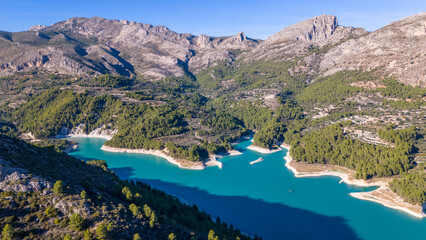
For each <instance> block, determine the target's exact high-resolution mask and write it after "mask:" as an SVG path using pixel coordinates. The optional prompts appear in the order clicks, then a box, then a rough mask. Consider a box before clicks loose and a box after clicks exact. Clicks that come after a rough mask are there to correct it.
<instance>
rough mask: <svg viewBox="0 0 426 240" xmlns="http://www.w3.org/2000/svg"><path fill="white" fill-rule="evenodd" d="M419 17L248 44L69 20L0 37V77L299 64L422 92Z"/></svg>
mask: <svg viewBox="0 0 426 240" xmlns="http://www.w3.org/2000/svg"><path fill="white" fill-rule="evenodd" d="M425 26H426V13H420V14H417V15H414V16H412V17H408V18H405V19H402V20H400V21H397V22H394V23H391V24H389V25H388V26H385V27H383V28H382V29H379V30H377V31H375V32H372V33H368V32H367V31H366V30H364V29H362V28H353V27H343V26H339V25H338V21H337V18H336V17H335V16H329V15H321V16H317V17H314V18H311V19H308V20H305V21H302V22H299V23H296V24H294V25H292V26H289V27H287V28H284V29H283V30H281V31H280V32H278V33H276V34H274V35H272V36H270V37H268V38H267V39H266V40H265V41H260V40H254V39H250V38H248V37H246V36H245V34H244V33H237V34H236V35H235V36H230V37H210V36H206V35H200V36H194V35H191V34H181V33H176V32H173V31H171V30H170V29H168V28H166V27H164V26H152V25H149V24H144V23H136V22H129V21H126V20H121V21H118V20H108V19H104V18H100V17H93V18H90V19H88V18H77V17H76V18H71V19H68V20H66V21H63V22H59V23H56V24H53V25H52V26H48V27H45V26H40V25H36V26H34V27H32V28H31V29H30V30H29V31H26V32H18V33H9V32H0V76H5V75H10V74H12V73H14V72H16V71H28V70H31V69H35V68H38V69H45V70H48V71H52V72H53V71H57V72H59V73H63V74H70V75H84V74H86V73H88V72H95V73H99V74H103V73H111V74H120V75H125V76H130V75H138V76H140V77H143V78H144V79H146V80H158V79H162V78H164V77H167V76H176V77H179V76H184V75H185V74H186V73H188V72H191V73H193V74H196V73H198V72H200V71H201V70H204V69H206V68H208V67H211V66H214V65H215V64H217V63H218V62H231V63H232V62H234V61H235V60H236V59H242V60H243V61H242V63H247V64H250V63H251V62H254V61H259V60H262V61H277V62H279V61H288V60H294V59H296V58H297V59H301V60H299V61H300V62H299V64H298V65H297V66H296V68H295V70H294V71H299V72H300V71H302V72H305V73H306V74H309V75H311V76H318V75H329V74H333V73H335V72H337V71H341V70H354V69H364V70H369V69H375V68H376V69H383V74H385V75H391V76H395V77H396V78H397V79H398V80H399V81H401V82H404V83H408V84H411V85H424V84H425V82H426V80H425V75H426V68H425V67H424V66H425V54H426V53H425V51H426V50H425V49H426V48H425V47H426V46H425V45H426V30H425V29H426V27H425Z"/></svg>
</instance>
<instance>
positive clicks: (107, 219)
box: [0, 134, 249, 239]
mask: <svg viewBox="0 0 426 240" xmlns="http://www.w3.org/2000/svg"><path fill="white" fill-rule="evenodd" d="M0 158H1V159H2V160H3V161H5V162H6V163H7V165H8V166H13V167H15V168H23V169H26V170H27V171H28V177H29V178H31V177H32V176H38V177H37V179H39V178H42V179H44V180H46V181H50V182H52V183H53V182H55V184H54V185H55V186H54V187H52V188H50V189H49V188H45V189H42V191H35V192H30V191H28V192H14V191H7V192H1V194H0V208H1V209H4V210H5V211H1V212H0V220H1V221H0V224H1V225H2V226H6V227H4V228H3V234H2V237H3V238H5V239H8V238H7V236H11V234H13V236H15V235H16V236H17V238H19V239H37V238H40V237H43V238H51V239H64V238H65V237H67V238H68V237H71V238H72V239H76V238H78V239H81V238H84V239H93V238H94V237H96V239H131V238H132V236H134V235H135V234H136V233H137V234H139V235H140V237H141V238H142V239H152V238H160V239H167V238H168V236H169V235H170V232H173V233H174V234H175V236H176V239H184V238H185V237H186V236H189V235H192V236H194V237H195V238H196V239H200V238H201V239H205V238H206V236H207V234H208V232H209V230H210V229H214V230H215V232H216V233H217V236H219V237H220V238H221V239H236V237H237V236H238V237H240V239H249V238H248V237H247V236H245V235H243V234H241V233H240V232H239V231H238V230H235V229H230V228H228V227H227V226H226V225H224V224H218V223H215V222H214V221H212V219H211V217H210V216H209V215H207V214H205V213H203V212H200V211H199V210H198V208H197V207H196V206H188V205H184V204H182V203H181V202H180V201H179V200H178V199H177V198H175V197H173V196H170V195H168V194H166V193H164V192H162V191H159V190H156V189H151V187H150V186H149V185H147V184H145V183H142V182H139V181H138V182H133V181H131V182H129V181H123V180H120V179H119V178H118V177H117V176H116V175H115V174H113V173H111V171H110V170H109V169H108V168H107V167H106V164H105V162H104V161H99V162H98V161H90V163H85V162H83V161H81V160H78V159H76V158H74V157H71V156H69V155H67V154H64V153H59V152H56V151H54V150H53V149H51V148H42V147H37V146H34V145H31V144H28V143H26V142H24V141H22V140H18V139H15V138H11V137H8V136H5V135H1V134H0ZM104 167H105V168H104ZM64 169H66V171H64ZM58 186H61V187H58ZM61 188H62V189H65V188H66V189H67V190H66V191H60V192H61V194H57V193H55V192H56V190H55V189H61ZM82 189H84V191H85V192H86V198H85V199H84V198H82V197H81V192H82ZM44 190H46V191H44ZM43 192H44V193H43ZM9 197H12V198H13V201H14V202H15V203H16V204H10V200H8V198H9ZM53 199H56V200H55V201H59V202H61V203H62V204H63V206H67V207H64V208H62V207H61V208H58V209H56V208H54V207H53V206H52V205H51V202H52V201H53ZM89 211H90V214H89ZM68 216H70V217H68ZM6 224H10V225H9V226H7V225H6ZM12 225H13V226H16V228H15V229H14V230H13V228H12V230H11V226H12ZM90 229H96V230H95V234H93V233H92V232H90ZM40 230H42V231H40ZM47 230H48V231H47ZM66 233H67V234H69V236H66ZM40 234H43V235H40ZM93 235H95V236H93ZM5 236H6V237H5ZM12 239H13V238H12Z"/></svg>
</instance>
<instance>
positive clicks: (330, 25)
mask: <svg viewBox="0 0 426 240" xmlns="http://www.w3.org/2000/svg"><path fill="white" fill-rule="evenodd" d="M337 27H338V24H337V17H336V16H332V15H321V16H317V17H313V18H310V19H307V20H305V21H302V22H299V23H296V24H293V25H291V26H289V27H287V28H284V29H283V30H281V31H280V32H278V33H276V34H274V35H272V36H270V37H269V38H267V39H266V40H265V42H264V44H271V43H283V42H294V41H302V42H308V43H312V44H318V43H321V42H324V41H325V40H327V39H328V38H330V37H331V36H332V35H333V33H334V32H335V30H336V29H337Z"/></svg>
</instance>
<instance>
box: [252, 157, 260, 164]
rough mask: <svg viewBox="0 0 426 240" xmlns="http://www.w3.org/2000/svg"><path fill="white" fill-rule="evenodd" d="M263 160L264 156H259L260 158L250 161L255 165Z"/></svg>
mask: <svg viewBox="0 0 426 240" xmlns="http://www.w3.org/2000/svg"><path fill="white" fill-rule="evenodd" d="M261 161H263V158H262V157H260V158H258V159H256V160H254V161H251V162H250V164H251V165H253V164H255V163H258V162H261Z"/></svg>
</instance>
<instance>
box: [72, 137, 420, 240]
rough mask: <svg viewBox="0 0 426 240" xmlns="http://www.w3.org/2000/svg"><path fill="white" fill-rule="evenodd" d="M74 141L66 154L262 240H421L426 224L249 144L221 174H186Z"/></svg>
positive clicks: (210, 170) (227, 160) (89, 141)
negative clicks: (97, 163)
mask: <svg viewBox="0 0 426 240" xmlns="http://www.w3.org/2000/svg"><path fill="white" fill-rule="evenodd" d="M73 140H75V141H77V142H79V147H78V148H77V149H76V151H74V152H71V153H70V155H73V156H75V157H78V158H81V159H83V160H91V159H102V160H105V161H106V162H107V164H108V166H109V168H110V169H112V170H114V171H115V172H116V173H117V174H118V175H119V177H120V178H122V179H135V180H140V181H142V182H146V183H148V184H150V185H151V186H153V187H155V188H158V189H160V190H163V191H165V192H167V193H170V194H172V195H175V196H177V197H178V198H180V199H181V201H182V202H184V203H187V204H196V205H197V206H198V207H199V208H200V209H201V210H203V211H205V212H207V213H208V214H210V215H211V216H212V217H213V218H214V219H216V217H217V216H220V219H221V221H224V222H226V223H228V224H232V225H233V226H235V227H238V228H239V229H240V230H241V231H242V232H244V233H247V234H249V235H252V236H254V235H255V234H257V235H259V236H260V237H262V238H263V239H265V240H273V239H336V240H337V239H345V240H351V239H368V240H370V239H410V240H414V239H422V240H423V239H426V219H423V220H422V219H418V218H416V217H413V216H411V215H408V214H406V213H404V212H402V211H399V210H395V209H390V208H387V207H384V206H382V205H380V204H378V203H375V202H370V201H364V200H360V199H356V198H353V197H351V196H350V195H349V193H351V192H360V191H371V190H374V189H375V187H358V186H352V185H347V184H345V183H342V184H339V181H340V179H339V178H337V177H332V176H324V177H314V178H295V177H294V175H293V173H292V172H291V171H290V170H288V169H287V168H286V167H285V166H284V164H285V160H284V159H283V157H284V156H285V155H286V152H287V150H286V149H283V150H282V151H279V152H275V153H272V154H262V153H258V152H254V151H251V150H248V149H246V147H248V146H249V145H250V144H251V142H250V141H249V140H247V141H243V142H241V143H239V144H237V145H235V149H236V150H238V151H240V152H242V153H243V154H242V155H237V156H229V157H224V158H221V159H220V160H219V161H221V162H223V163H224V166H223V168H222V169H219V168H218V167H207V168H206V169H204V170H188V169H181V168H179V167H177V166H176V165H173V164H171V163H169V162H168V161H166V160H165V159H163V158H160V157H156V156H152V155H145V154H136V153H112V152H105V151H102V150H100V148H101V146H102V144H103V143H104V142H105V141H106V140H104V139H99V138H73ZM259 158H263V161H261V162H257V163H256V164H250V162H252V161H255V160H256V159H259Z"/></svg>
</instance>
